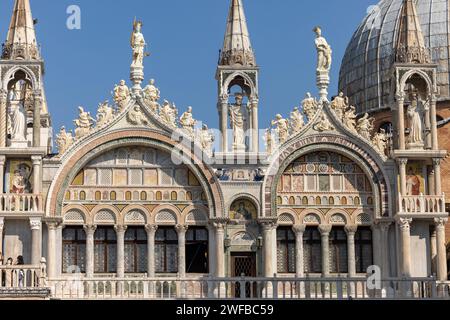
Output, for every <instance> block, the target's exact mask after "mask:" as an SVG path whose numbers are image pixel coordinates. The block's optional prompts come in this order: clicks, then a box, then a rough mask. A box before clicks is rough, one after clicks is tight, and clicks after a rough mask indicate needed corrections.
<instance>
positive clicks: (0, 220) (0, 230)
mask: <svg viewBox="0 0 450 320" xmlns="http://www.w3.org/2000/svg"><path fill="white" fill-rule="evenodd" d="M4 228H5V218H3V217H0V255H4V252H3V229H4Z"/></svg>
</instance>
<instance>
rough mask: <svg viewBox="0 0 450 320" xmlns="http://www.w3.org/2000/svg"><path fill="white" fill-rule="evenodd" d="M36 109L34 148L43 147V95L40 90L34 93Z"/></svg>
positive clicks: (34, 112)
mask: <svg viewBox="0 0 450 320" xmlns="http://www.w3.org/2000/svg"><path fill="white" fill-rule="evenodd" d="M33 98H34V108H33V147H35V148H38V147H40V146H41V107H42V94H41V91H40V90H36V91H35V92H34V93H33Z"/></svg>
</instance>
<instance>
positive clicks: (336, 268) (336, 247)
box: [330, 227, 348, 273]
mask: <svg viewBox="0 0 450 320" xmlns="http://www.w3.org/2000/svg"><path fill="white" fill-rule="evenodd" d="M330 271H331V273H348V257H347V234H346V233H345V230H344V228H343V227H342V228H341V227H333V230H331V232H330Z"/></svg>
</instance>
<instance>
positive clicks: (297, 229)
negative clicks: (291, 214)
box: [292, 224, 306, 235]
mask: <svg viewBox="0 0 450 320" xmlns="http://www.w3.org/2000/svg"><path fill="white" fill-rule="evenodd" d="M292 231H294V233H295V234H297V235H298V234H303V233H305V231H306V225H304V224H300V225H295V226H293V227H292Z"/></svg>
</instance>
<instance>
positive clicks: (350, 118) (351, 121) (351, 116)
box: [342, 106, 357, 133]
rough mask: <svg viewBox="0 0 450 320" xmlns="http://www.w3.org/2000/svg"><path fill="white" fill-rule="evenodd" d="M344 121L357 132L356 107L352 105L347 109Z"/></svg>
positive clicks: (351, 129)
mask: <svg viewBox="0 0 450 320" xmlns="http://www.w3.org/2000/svg"><path fill="white" fill-rule="evenodd" d="M342 122H343V123H344V125H345V126H346V127H347V128H348V129H350V131H352V132H355V133H357V131H356V108H355V107H354V106H350V107H349V108H348V110H347V111H345V112H344V115H343V118H342Z"/></svg>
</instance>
